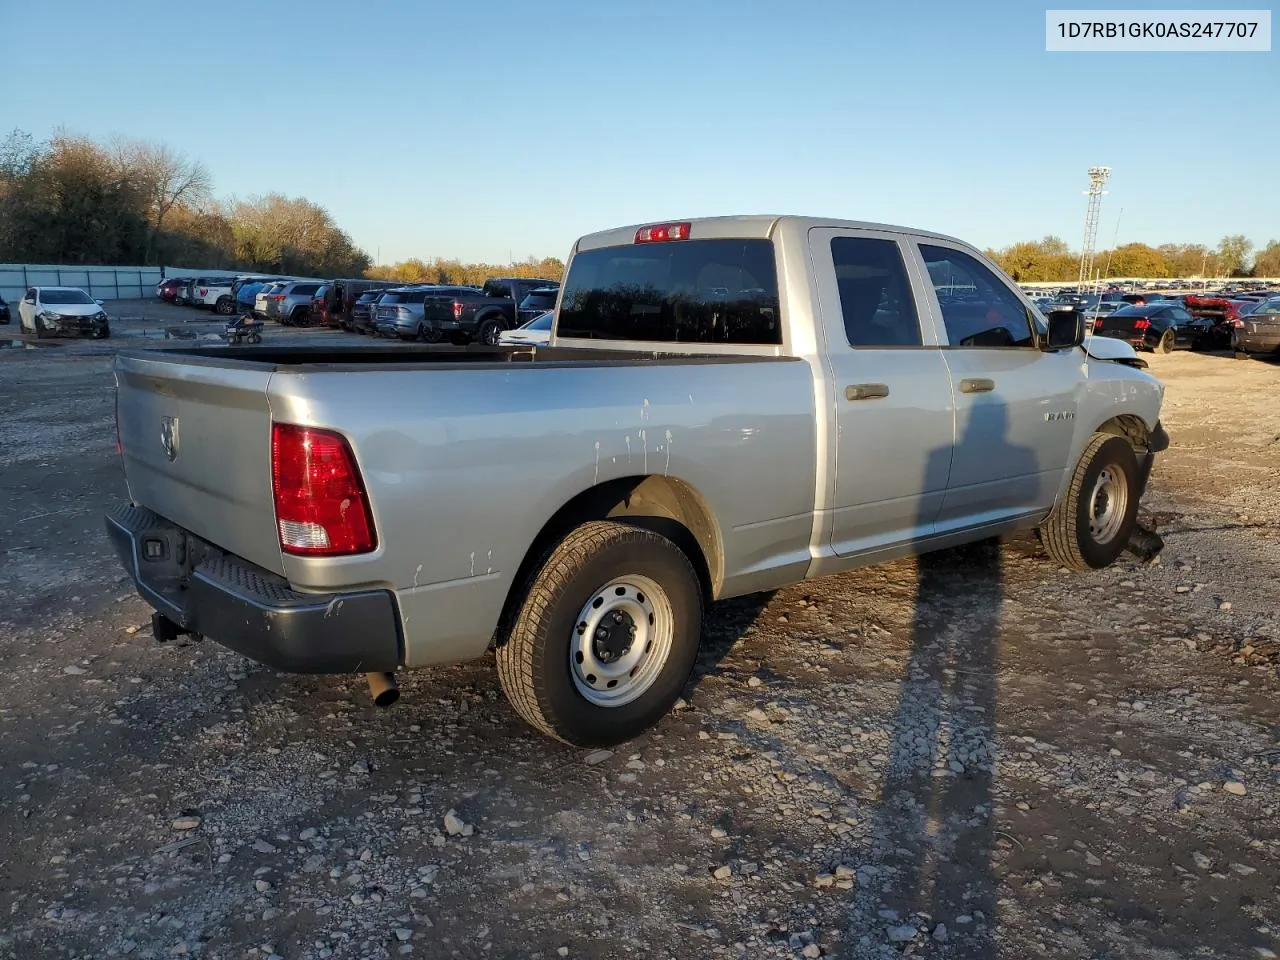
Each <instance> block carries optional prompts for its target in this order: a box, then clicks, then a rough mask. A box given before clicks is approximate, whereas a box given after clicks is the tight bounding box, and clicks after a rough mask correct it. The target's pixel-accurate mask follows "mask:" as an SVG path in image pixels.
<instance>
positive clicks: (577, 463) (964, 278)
mask: <svg viewBox="0 0 1280 960" xmlns="http://www.w3.org/2000/svg"><path fill="white" fill-rule="evenodd" d="M1142 366H1143V364H1142V362H1141V361H1139V360H1137V359H1136V356H1135V354H1134V352H1133V350H1132V348H1131V347H1129V345H1127V344H1125V343H1123V342H1119V341H1114V340H1111V341H1095V340H1094V339H1093V338H1090V339H1089V340H1088V341H1086V340H1085V338H1084V333H1083V323H1082V319H1081V315H1080V312H1079V311H1074V310H1073V311H1063V312H1055V313H1052V314H1050V315H1049V316H1048V318H1047V319H1046V318H1045V317H1043V316H1042V315H1041V314H1040V313H1039V311H1037V310H1036V309H1035V308H1034V307H1032V306H1031V305H1030V303H1029V302H1028V301H1027V300H1026V298H1025V297H1024V296H1023V295H1022V294H1021V293H1020V292H1019V291H1018V289H1017V288H1016V286H1014V284H1013V283H1012V281H1011V280H1010V279H1009V278H1008V277H1007V276H1005V275H1004V274H1003V273H1002V272H1001V271H1000V270H999V268H998V267H996V266H995V265H994V264H993V263H992V262H991V261H990V260H989V259H987V258H986V257H985V256H984V255H983V254H982V253H981V252H979V251H978V250H977V249H975V248H974V247H972V246H970V245H968V244H965V243H962V242H960V241H958V240H953V239H950V238H948V237H945V236H941V235H938V234H933V233H925V232H922V231H918V230H911V229H906V228H901V227H892V226H884V225H879V224H868V223H857V222H847V221H840V220H823V219H812V218H799V217H764V216H752V217H724V218H710V219H701V220H690V221H684V222H679V223H664V224H654V225H646V226H640V227H626V228H623V229H616V230H609V231H605V232H602V233H597V234H592V235H590V236H586V237H583V238H582V239H580V240H579V241H578V242H577V244H576V245H575V246H574V248H573V250H572V252H571V255H570V259H569V264H568V269H567V274H566V280H565V285H564V290H563V293H562V296H561V298H560V304H559V308H558V310H557V313H556V314H555V317H554V321H553V325H552V332H551V337H550V341H549V344H548V346H546V347H532V348H530V347H497V348H483V347H475V348H471V349H468V350H465V351H461V350H451V349H448V348H440V347H433V346H397V347H395V348H391V349H388V348H382V347H374V348H364V349H360V348H348V349H344V348H342V347H341V346H319V347H305V346H302V347H288V346H285V347H275V346H267V347H256V348H244V349H241V348H236V347H225V348H223V347H219V348H207V347H190V348H173V349H164V350H140V351H133V352H122V353H120V354H119V355H118V356H117V358H116V361H115V378H116V389H117V423H118V432H119V439H120V449H121V453H122V457H123V464H124V471H125V476H126V480H127V483H128V490H129V501H128V502H127V503H124V504H122V505H121V506H120V507H118V508H116V509H114V510H113V511H112V512H111V513H110V514H109V515H108V517H107V519H106V525H107V530H108V532H109V534H110V537H111V539H112V541H113V543H114V544H115V546H116V549H117V551H118V553H119V555H120V557H121V559H122V561H123V563H124V566H125V568H126V570H127V571H128V572H129V574H130V575H131V576H132V578H133V580H134V582H135V583H136V585H137V588H138V590H139V592H140V593H141V594H142V596H143V597H144V598H146V600H147V601H148V602H149V603H150V604H151V605H152V606H153V607H154V609H155V611H156V613H155V615H154V617H153V627H154V631H155V633H156V635H157V637H159V638H161V639H164V638H168V637H172V636H175V635H177V634H179V633H183V632H187V633H195V634H199V635H204V636H207V637H210V638H211V639H213V640H215V641H217V642H220V643H222V644H224V645H226V646H228V647H230V648H232V649H233V650H237V651H239V652H241V653H243V654H244V655H246V656H249V657H252V658H254V659H256V660H259V661H261V662H263V663H266V664H269V665H272V666H274V667H276V668H278V669H281V670H286V671H297V672H312V673H326V672H327V673H341V672H363V673H366V674H369V676H370V683H371V689H372V690H373V692H374V693H375V700H376V702H385V701H386V700H389V699H391V698H392V697H391V696H389V695H388V694H389V693H392V694H393V693H394V692H395V688H394V676H393V674H394V671H396V670H399V669H402V668H415V667H427V666H430V665H433V664H448V663H455V662H458V661H462V660H467V659H471V658H476V657H481V656H484V654H485V653H486V651H487V650H488V649H489V647H490V644H491V642H492V643H494V644H495V645H496V659H497V667H498V676H499V679H500V682H501V684H502V687H503V689H504V690H505V692H506V694H507V696H508V699H509V700H510V702H511V703H512V705H513V706H514V708H515V710H516V711H517V712H518V713H519V714H520V715H521V716H522V717H523V718H524V719H525V720H527V721H528V722H529V723H530V724H531V725H533V726H534V727H535V728H537V729H539V730H542V731H544V732H545V733H547V734H549V735H551V736H553V737H557V738H559V739H561V740H563V741H566V742H569V743H573V744H580V745H596V744H602V745H607V744H615V743H619V742H621V741H624V740H627V739H629V738H631V737H634V736H636V735H637V734H639V733H640V732H641V731H643V730H644V729H646V728H647V727H649V726H650V725H652V724H654V723H656V722H657V721H658V720H660V719H661V717H662V716H663V715H664V714H665V713H666V712H667V710H668V709H669V708H670V707H671V705H672V704H673V703H674V702H675V701H676V699H677V698H678V697H679V695H680V694H681V692H682V691H683V688H684V685H685V683H686V682H687V679H688V677H689V675H690V671H691V669H692V667H693V664H694V660H695V657H696V655H697V651H698V645H699V639H700V633H701V623H702V611H703V608H704V606H705V605H706V604H708V603H712V602H715V601H716V600H719V599H721V598H725V597H734V596H739V595H743V594H750V593H755V592H758V591H765V590H772V589H776V588H780V587H783V586H786V585H788V584H792V583H795V582H797V581H801V580H804V579H806V578H811V577H820V576H825V575H828V574H833V573H838V572H840V571H844V570H848V569H850V568H853V567H858V566H861V565H864V564H870V563H876V562H880V561H884V560H889V559H892V558H896V557H901V556H904V555H909V554H917V553H924V552H928V551H931V550H936V549H940V548H944V547H948V546H952V545H956V544H961V543H965V542H969V541H974V540H979V539H986V538H990V537H996V536H1000V535H1003V534H1007V533H1011V532H1013V531H1017V530H1023V529H1038V530H1039V534H1040V538H1041V542H1042V543H1043V546H1044V550H1045V552H1046V553H1047V554H1048V557H1049V560H1050V561H1051V562H1052V563H1053V564H1054V565H1055V567H1057V566H1065V567H1067V568H1069V569H1072V570H1089V569H1092V568H1099V567H1105V566H1107V565H1108V564H1110V563H1112V562H1113V561H1114V560H1116V558H1117V557H1118V556H1119V555H1120V554H1121V552H1122V551H1123V550H1124V549H1125V547H1126V545H1127V544H1128V542H1129V540H1130V537H1131V534H1132V532H1133V531H1134V528H1135V522H1136V513H1137V509H1138V501H1139V498H1140V497H1141V496H1142V494H1143V492H1144V490H1145V487H1146V483H1147V478H1148V476H1149V474H1150V471H1151V467H1152V463H1153V460H1154V457H1155V456H1156V454H1157V453H1159V452H1160V451H1162V450H1164V449H1165V448H1166V447H1167V446H1168V439H1167V436H1166V434H1165V432H1164V430H1163V428H1162V427H1161V425H1160V407H1161V403H1162V400H1163V393H1164V391H1163V387H1162V386H1161V384H1160V383H1159V381H1157V380H1156V379H1155V378H1154V377H1152V376H1151V375H1149V374H1148V373H1147V372H1146V371H1145V370H1143V369H1141V367H1142ZM1056 575H1057V574H1054V573H1051V572H1050V571H1046V576H1056ZM1065 575H1066V574H1064V576H1065Z"/></svg>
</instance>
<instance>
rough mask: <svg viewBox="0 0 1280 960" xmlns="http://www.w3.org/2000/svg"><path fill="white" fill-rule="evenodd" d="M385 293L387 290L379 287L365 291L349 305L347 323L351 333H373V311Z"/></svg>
mask: <svg viewBox="0 0 1280 960" xmlns="http://www.w3.org/2000/svg"><path fill="white" fill-rule="evenodd" d="M390 289H395V288H394V287H392V288H390ZM386 292H387V288H381V287H380V288H375V289H370V290H365V291H364V292H363V293H361V294H360V296H359V297H357V298H356V302H355V303H353V304H352V305H351V319H350V321H349V322H348V323H349V328H350V329H351V331H352V332H353V333H373V325H374V309H375V307H376V306H377V303H378V301H379V300H381V299H382V297H383V295H384V294H385V293H386Z"/></svg>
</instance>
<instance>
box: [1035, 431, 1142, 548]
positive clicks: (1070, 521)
mask: <svg viewBox="0 0 1280 960" xmlns="http://www.w3.org/2000/svg"><path fill="white" fill-rule="evenodd" d="M1104 471H1109V476H1110V478H1111V484H1117V485H1119V486H1121V487H1123V492H1124V501H1123V503H1122V504H1119V505H1117V504H1116V503H1115V502H1114V500H1115V499H1116V498H1117V492H1112V491H1104V490H1102V486H1103V483H1102V482H1101V481H1100V478H1101V477H1102V474H1103V472H1104ZM1109 485H1110V484H1109ZM1100 496H1102V497H1105V498H1106V499H1105V500H1102V501H1100V500H1099V497H1100ZM1138 497H1139V490H1138V457H1137V455H1136V454H1135V453H1134V452H1133V447H1132V446H1131V445H1130V444H1129V441H1128V440H1126V439H1125V438H1124V437H1117V436H1114V435H1113V434H1109V433H1095V434H1094V435H1093V436H1092V437H1090V438H1089V442H1088V443H1086V444H1085V446H1084V450H1083V451H1082V452H1081V454H1080V459H1079V460H1078V461H1077V462H1076V466H1075V470H1074V471H1073V473H1072V475H1071V482H1070V484H1069V485H1068V486H1067V492H1066V494H1065V495H1064V496H1063V498H1062V500H1061V501H1059V502H1058V503H1057V504H1056V505H1055V506H1054V508H1053V512H1052V513H1051V514H1049V517H1048V519H1046V520H1045V522H1044V523H1043V524H1042V525H1041V527H1040V542H1041V543H1043V544H1044V548H1045V550H1046V551H1047V552H1048V554H1049V556H1050V557H1052V558H1053V559H1054V560H1056V561H1057V562H1058V563H1060V564H1061V565H1062V566H1064V567H1067V568H1069V569H1071V570H1099V569H1101V568H1102V567H1106V566H1110V565H1111V564H1112V563H1114V562H1115V560H1116V558H1117V557H1119V556H1120V554H1121V553H1123V552H1124V548H1125V547H1126V546H1127V545H1128V543H1129V538H1130V537H1132V536H1133V528H1134V525H1135V524H1136V523H1137V521H1138ZM1103 505H1109V506H1110V507H1111V508H1112V509H1114V510H1116V511H1117V513H1116V514H1113V515H1111V516H1109V517H1107V518H1106V520H1105V522H1103V521H1099V522H1098V523H1097V524H1095V511H1096V510H1097V509H1098V507H1099V506H1103Z"/></svg>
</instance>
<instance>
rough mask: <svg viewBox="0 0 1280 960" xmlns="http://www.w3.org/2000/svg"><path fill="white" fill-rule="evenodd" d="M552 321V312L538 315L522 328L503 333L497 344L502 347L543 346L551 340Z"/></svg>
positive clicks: (553, 317)
mask: <svg viewBox="0 0 1280 960" xmlns="http://www.w3.org/2000/svg"><path fill="white" fill-rule="evenodd" d="M553 319H555V312H554V311H551V310H548V311H546V312H545V313H540V314H538V316H536V317H534V318H533V319H532V320H530V321H529V322H528V323H526V324H525V325H524V326H521V327H516V329H514V330H507V331H505V332H504V333H503V334H502V336H500V337H499V338H498V343H499V344H500V345H502V346H504V347H527V346H543V345H545V344H546V343H547V341H549V340H550V339H551V321H552V320H553Z"/></svg>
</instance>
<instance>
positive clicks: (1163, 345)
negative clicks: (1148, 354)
mask: <svg viewBox="0 0 1280 960" xmlns="http://www.w3.org/2000/svg"><path fill="white" fill-rule="evenodd" d="M1156 353H1173V331H1172V330H1166V331H1165V332H1164V333H1163V334H1161V336H1160V342H1159V343H1157V344H1156Z"/></svg>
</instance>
